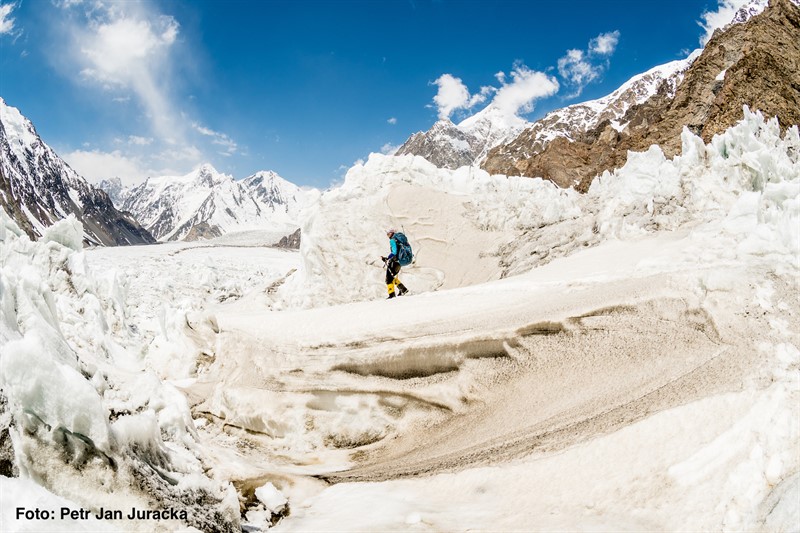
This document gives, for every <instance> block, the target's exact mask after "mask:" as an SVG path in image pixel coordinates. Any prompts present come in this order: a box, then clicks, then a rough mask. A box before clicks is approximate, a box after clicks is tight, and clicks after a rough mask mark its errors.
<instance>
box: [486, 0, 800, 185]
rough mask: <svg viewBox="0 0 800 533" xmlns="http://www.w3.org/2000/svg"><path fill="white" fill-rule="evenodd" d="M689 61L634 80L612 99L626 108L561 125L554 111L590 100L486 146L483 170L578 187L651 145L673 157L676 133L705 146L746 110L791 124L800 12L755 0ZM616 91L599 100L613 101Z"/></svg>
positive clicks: (799, 77) (797, 106)
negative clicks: (633, 92)
mask: <svg viewBox="0 0 800 533" xmlns="http://www.w3.org/2000/svg"><path fill="white" fill-rule="evenodd" d="M759 9H762V11H761V12H759ZM692 59H693V58H692V57H691V56H690V57H689V58H688V59H687V61H690V63H691V64H681V63H680V62H675V63H672V64H668V65H665V66H664V67H658V68H657V69H653V70H652V71H650V72H649V73H645V74H644V75H642V77H637V78H634V79H633V80H631V81H630V82H628V83H627V84H626V85H627V86H629V87H628V89H626V90H630V89H632V88H634V87H636V86H637V85H641V84H642V83H643V84H644V87H647V90H645V91H641V92H640V96H638V97H633V98H631V95H630V94H629V95H628V96H626V97H624V98H623V99H622V100H618V101H619V102H622V103H625V105H622V106H616V108H615V109H613V110H612V112H610V113H608V112H604V113H602V114H592V113H590V114H589V115H590V116H591V118H592V120H587V121H586V122H585V124H582V125H581V127H579V128H577V129H572V130H570V129H569V128H562V127H560V126H559V123H560V122H561V121H560V120H559V116H560V114H563V113H565V112H567V111H569V112H570V113H572V112H574V111H576V110H582V109H584V106H588V107H589V108H590V109H591V108H592V107H593V106H594V104H595V103H592V102H590V103H589V104H580V105H578V106H571V107H569V108H565V109H564V110H560V111H557V112H554V113H551V114H550V115H548V116H546V117H545V118H544V119H542V120H541V121H539V122H538V123H536V124H535V125H534V126H533V127H531V128H529V129H527V130H526V131H524V132H523V133H522V134H521V135H520V136H519V137H518V138H516V139H515V140H514V141H513V142H511V143H508V144H506V145H502V146H498V147H497V148H495V149H494V150H492V152H491V153H490V154H489V156H488V157H487V159H486V161H485V162H484V163H483V165H482V168H484V169H485V170H487V171H488V172H490V173H502V174H506V175H520V176H528V177H542V178H545V179H549V180H551V181H553V182H555V183H556V184H558V185H560V186H562V187H570V186H573V187H576V188H577V189H579V190H581V191H585V190H587V189H588V187H589V185H590V183H591V181H592V180H593V179H594V177H595V176H597V175H599V174H601V173H602V172H603V171H604V170H610V169H613V168H618V167H620V166H622V165H623V164H624V163H625V161H626V160H627V157H628V151H634V152H639V151H643V150H647V148H648V147H650V146H651V145H653V144H657V145H659V146H661V147H662V148H663V149H664V152H665V153H666V154H667V155H668V156H672V155H675V154H677V153H679V151H680V148H681V131H682V130H683V128H684V127H688V128H689V129H690V130H691V131H692V132H693V133H695V134H697V135H700V137H701V138H702V139H703V140H705V141H706V142H708V141H710V140H711V138H712V137H713V136H714V135H716V134H718V133H721V132H723V131H725V130H726V129H727V128H729V127H730V126H732V125H733V124H735V123H736V122H737V121H739V120H741V118H742V116H743V115H742V109H743V107H744V106H745V105H747V106H748V107H749V108H750V109H756V110H760V111H762V112H763V113H764V114H765V115H766V116H769V117H777V118H778V121H779V123H780V125H781V127H782V128H783V129H786V128H787V127H788V126H791V125H793V124H798V122H800V8H798V5H797V2H796V1H795V0H771V1H770V4H769V6H768V7H767V8H766V9H763V2H754V3H752V4H751V5H748V6H745V8H743V9H742V10H740V11H739V12H738V13H737V15H736V17H735V18H734V20H733V21H732V23H731V24H729V25H728V26H726V27H725V28H724V29H723V30H719V31H717V32H715V33H714V35H713V36H712V38H711V39H710V40H709V41H708V43H707V44H706V46H705V47H704V49H703V50H702V52H701V53H700V54H699V55H698V56H697V57H696V59H694V60H693V61H691V60H692ZM659 71H661V73H659ZM647 78H649V79H647ZM624 88H625V86H623V88H621V89H620V90H618V91H615V93H613V94H612V95H610V96H609V97H607V98H611V97H613V96H614V94H617V93H620V94H619V96H622V95H623V94H625V92H626V90H623V89H624ZM620 91H621V92H620ZM603 100H606V99H601V100H598V101H596V102H601V101H603ZM551 123H552V124H551ZM559 130H560V131H559ZM545 131H547V132H548V134H545V133H543V132H545ZM551 132H552V133H551ZM548 135H549V136H550V137H549V138H548Z"/></svg>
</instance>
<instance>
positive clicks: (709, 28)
mask: <svg viewBox="0 0 800 533" xmlns="http://www.w3.org/2000/svg"><path fill="white" fill-rule="evenodd" d="M748 3H749V0H719V4H718V5H717V10H716V11H705V12H704V13H703V14H702V15H700V18H701V19H702V20H701V21H699V22H698V24H700V26H701V27H702V28H703V30H704V31H705V33H704V34H703V35H702V36H701V37H700V44H701V45H703V46H705V45H706V43H707V42H708V41H709V39H711V36H712V35H713V34H714V30H716V29H718V28H723V27H725V26H727V25H728V24H730V22H731V21H732V20H733V17H734V15H736V12H737V11H739V9H741V8H742V7H743V6H744V5H745V4H748Z"/></svg>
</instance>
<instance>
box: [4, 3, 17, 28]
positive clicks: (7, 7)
mask: <svg viewBox="0 0 800 533" xmlns="http://www.w3.org/2000/svg"><path fill="white" fill-rule="evenodd" d="M15 7H17V5H16V4H0V35H5V34H11V33H12V32H13V31H14V19H13V18H11V12H12V11H14V8H15Z"/></svg>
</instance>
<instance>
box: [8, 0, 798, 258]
mask: <svg viewBox="0 0 800 533" xmlns="http://www.w3.org/2000/svg"><path fill="white" fill-rule="evenodd" d="M799 5H800V0H770V1H769V5H768V6H767V4H766V1H765V0H753V1H752V2H751V3H750V4H748V5H746V6H744V7H743V8H742V9H740V10H739V11H738V12H737V13H736V15H735V16H734V18H733V20H732V21H731V23H730V24H729V25H728V26H726V27H725V28H724V29H722V30H717V31H716V32H715V33H714V35H713V36H712V37H711V39H710V40H709V41H708V43H707V44H706V45H705V47H704V48H703V49H702V50H697V51H695V52H694V53H692V54H691V55H689V56H688V57H687V58H686V59H683V60H678V61H673V62H670V63H667V64H664V65H660V66H657V67H655V68H652V69H650V70H648V71H647V72H644V73H642V74H640V75H637V76H634V77H633V78H631V79H630V80H628V81H627V82H626V83H625V84H623V85H622V86H621V87H619V88H618V89H617V90H615V91H613V92H612V93H611V94H609V95H608V96H606V97H603V98H599V99H597V100H592V101H588V102H583V103H579V104H574V105H570V106H568V107H564V108H562V109H559V110H555V111H552V112H550V113H548V114H547V115H545V116H544V117H543V118H541V119H539V120H537V121H535V122H528V121H526V120H524V119H522V118H520V117H518V116H515V115H510V116H509V115H508V114H507V113H504V112H503V111H502V110H501V109H499V108H498V107H496V106H494V105H493V104H489V105H488V106H487V107H486V108H484V109H483V110H481V111H480V112H478V113H476V114H475V115H473V116H471V117H469V118H467V119H465V120H463V121H461V122H460V123H458V124H454V123H453V122H451V121H449V120H440V121H438V122H436V123H435V124H434V125H433V126H432V127H431V128H430V129H429V130H428V131H426V132H419V133H415V134H414V135H412V136H411V137H410V138H409V139H408V140H407V141H406V142H405V143H404V144H403V145H402V146H401V147H400V148H399V149H398V150H397V151H396V153H395V155H407V154H412V155H418V156H422V157H424V158H426V159H427V160H429V161H430V162H431V163H433V164H435V165H437V166H439V167H443V168H450V169H454V168H458V167H461V166H478V167H480V168H483V169H484V170H486V171H488V172H489V173H491V174H504V175H509V176H510V175H520V176H528V177H541V178H544V179H547V180H550V181H552V182H554V183H556V184H557V185H559V186H560V187H574V188H575V189H577V190H578V191H586V190H588V187H589V185H590V184H591V182H592V180H593V179H594V177H595V176H597V175H599V174H601V173H602V172H603V171H605V170H611V169H613V168H618V167H620V166H622V165H623V164H624V163H625V161H626V160H627V155H628V152H629V151H644V150H647V149H648V148H649V147H650V146H651V145H653V144H658V145H660V146H661V148H662V149H663V150H664V152H665V154H666V155H667V156H672V155H676V154H677V153H678V152H679V150H680V134H681V131H682V130H683V128H684V127H686V128H689V129H690V130H691V131H692V132H693V133H695V134H697V135H700V136H701V137H702V138H703V139H704V140H705V141H706V142H708V141H709V140H710V139H711V137H713V136H714V135H715V134H717V133H720V132H722V131H724V130H725V129H727V128H728V127H730V126H731V125H733V124H734V123H736V122H737V121H739V120H740V119H741V118H742V116H743V107H744V106H748V107H750V108H751V109H757V110H760V111H762V112H763V113H764V114H765V115H767V116H770V117H777V120H778V122H779V124H780V126H781V127H782V128H783V129H785V128H787V127H788V126H791V125H793V124H798V123H800V38H798V36H800V8H799V7H798V6H799ZM306 199H307V194H306V193H305V192H304V191H302V190H301V189H300V188H299V187H297V186H296V185H294V184H292V183H290V182H288V181H286V180H285V179H283V178H282V177H280V176H279V175H277V174H276V173H274V172H270V171H262V172H258V173H256V174H254V175H252V176H249V177H247V178H245V179H243V180H239V181H237V180H234V179H233V178H232V177H231V176H229V175H227V174H222V173H220V172H218V171H217V170H216V169H214V168H213V167H212V166H211V165H208V164H206V165H202V166H200V167H198V168H197V169H195V170H194V171H192V172H190V173H189V174H186V175H184V176H162V177H151V178H148V179H147V180H145V181H144V182H143V183H141V184H139V185H137V186H135V187H131V188H125V187H123V186H122V183H121V182H120V180H118V179H110V180H106V181H104V182H101V183H100V185H99V187H98V186H94V185H91V184H89V183H88V182H87V181H86V180H85V179H84V178H82V177H81V176H80V175H78V174H77V173H76V172H75V171H74V170H73V169H71V168H70V167H69V165H67V164H66V163H65V162H64V161H63V160H62V159H61V158H60V157H59V156H58V155H57V154H56V153H55V152H54V151H53V150H52V149H51V148H50V147H48V146H47V145H46V144H45V143H44V142H43V141H42V139H41V138H40V137H39V135H38V134H37V133H36V130H35V128H34V127H33V125H32V124H31V122H30V121H29V120H28V119H26V118H25V117H24V116H23V115H22V114H21V113H20V112H19V110H17V109H15V108H13V107H11V106H8V105H6V103H5V102H4V101H3V100H2V99H0V206H2V208H3V209H4V210H5V211H6V212H7V213H8V214H9V215H10V216H11V217H12V218H13V219H14V220H15V221H16V222H17V224H18V225H19V227H20V228H22V229H23V230H24V231H25V232H26V233H27V234H28V235H29V236H30V237H31V238H37V237H39V236H41V234H42V231H43V230H44V228H46V227H48V226H50V225H51V224H53V223H54V222H56V221H57V220H60V219H62V218H65V217H66V216H68V215H70V214H72V215H74V216H75V217H76V218H77V219H78V220H79V221H81V222H82V224H83V227H84V240H85V242H86V243H88V244H93V245H119V244H141V243H151V242H155V241H156V240H159V241H168V240H180V239H186V240H194V239H201V238H210V237H215V236H219V235H222V234H224V233H227V232H231V231H242V230H251V229H269V230H276V231H282V232H286V234H288V233H291V232H292V231H294V230H295V229H296V228H297V227H298V226H299V225H300V222H299V213H300V210H301V207H302V205H303V204H304V203H305V201H306Z"/></svg>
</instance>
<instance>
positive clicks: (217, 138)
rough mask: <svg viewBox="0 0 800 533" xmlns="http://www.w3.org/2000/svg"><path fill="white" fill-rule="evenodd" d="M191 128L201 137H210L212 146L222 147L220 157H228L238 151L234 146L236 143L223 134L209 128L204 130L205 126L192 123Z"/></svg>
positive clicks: (236, 146)
mask: <svg viewBox="0 0 800 533" xmlns="http://www.w3.org/2000/svg"><path fill="white" fill-rule="evenodd" d="M192 127H193V128H194V129H195V131H197V132H198V133H200V134H201V135H205V136H206V137H211V143H212V144H215V145H217V146H221V147H223V148H224V151H222V152H219V154H220V155H224V156H225V157H229V156H231V155H233V154H235V153H236V152H237V151H238V149H239V146H238V145H237V144H236V141H234V140H233V139H231V138H230V137H229V136H228V135H226V134H224V133H220V132H218V131H214V130H212V129H210V128H206V127H205V126H203V125H201V124H198V123H197V122H193V123H192Z"/></svg>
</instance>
